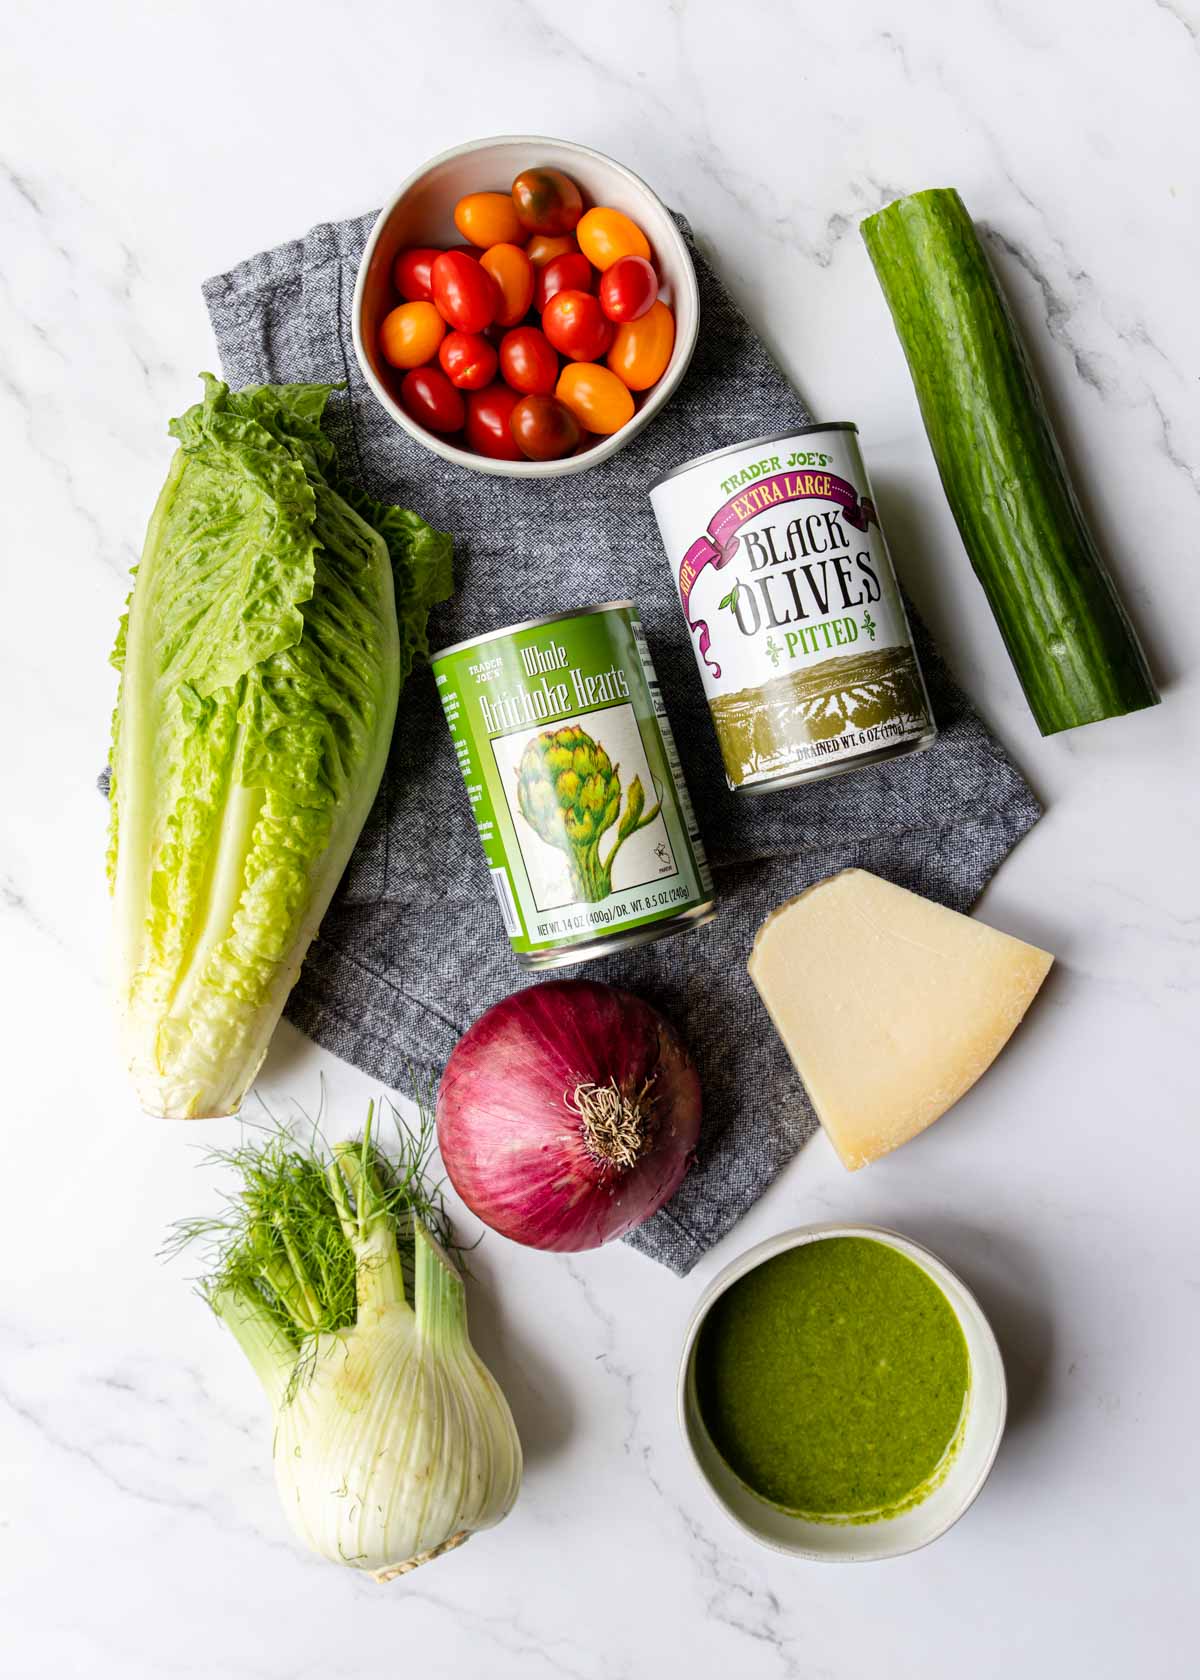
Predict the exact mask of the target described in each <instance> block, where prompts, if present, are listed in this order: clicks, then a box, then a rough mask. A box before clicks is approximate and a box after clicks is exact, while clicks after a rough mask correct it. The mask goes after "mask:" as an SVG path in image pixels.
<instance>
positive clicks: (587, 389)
mask: <svg viewBox="0 0 1200 1680" xmlns="http://www.w3.org/2000/svg"><path fill="white" fill-rule="evenodd" d="M554 394H555V396H556V397H557V398H558V400H559V402H561V403H565V404H566V406H567V407H568V408H569V409H570V410H571V413H572V414H573V415H574V416H575V418H576V420H578V422H579V424H580V425H581V426H582V427H583V429H584V431H585V432H599V433H600V434H601V435H602V436H604V437H607V436H608V434H609V433H610V432H619V431H620V429H621V427H622V426H623V425H624V424H625V422H626V421H627V420H632V418H633V397H632V396H631V395H630V392H629V389H628V387H627V386H625V385H622V383H621V381H620V380H619V379H618V378H617V376H616V374H615V373H609V371H608V369H607V368H604V367H600V366H599V365H598V364H597V363H596V362H568V363H567V365H566V367H565V368H564V369H563V370H562V372H561V373H560V374H559V376H558V385H557V386H556V387H555V392H554Z"/></svg>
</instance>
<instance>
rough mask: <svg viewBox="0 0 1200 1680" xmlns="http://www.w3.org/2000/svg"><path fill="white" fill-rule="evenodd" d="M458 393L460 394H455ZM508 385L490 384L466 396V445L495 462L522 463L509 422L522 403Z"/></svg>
mask: <svg viewBox="0 0 1200 1680" xmlns="http://www.w3.org/2000/svg"><path fill="white" fill-rule="evenodd" d="M456 394H457V393H456ZM520 400H521V399H520V397H518V395H517V393H516V392H515V391H513V390H511V389H510V388H509V387H508V386H507V385H489V386H487V387H486V389H484V390H482V391H468V393H467V442H468V443H469V444H470V446H471V448H472V449H475V450H478V452H479V453H480V454H481V455H487V456H489V457H490V458H491V459H492V460H493V461H522V460H524V456H523V455H522V454H521V451H520V450H519V449H518V448H517V440H516V439H515V438H514V437H513V435H512V428H511V427H510V425H509V421H510V419H511V418H512V411H513V409H514V408H516V406H517V404H518V403H519V402H520Z"/></svg>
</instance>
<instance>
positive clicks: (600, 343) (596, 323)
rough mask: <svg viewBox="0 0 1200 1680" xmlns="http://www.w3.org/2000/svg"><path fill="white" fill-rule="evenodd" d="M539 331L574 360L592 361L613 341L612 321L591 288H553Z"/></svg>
mask: <svg viewBox="0 0 1200 1680" xmlns="http://www.w3.org/2000/svg"><path fill="white" fill-rule="evenodd" d="M542 331H543V332H544V333H545V335H546V337H547V338H548V339H549V340H550V342H551V344H553V346H554V348H555V349H556V350H561V351H562V353H563V355H564V356H570V358H571V360H572V361H573V362H594V361H595V360H596V358H597V356H603V354H604V352H605V351H606V350H607V349H608V347H609V345H610V344H611V343H612V341H613V324H612V322H611V321H610V320H609V318H608V316H607V315H606V314H605V313H604V311H603V310H602V309H601V307H600V300H599V299H598V298H594V297H593V296H592V294H591V293H590V292H555V294H554V296H553V297H552V298H551V299H550V302H549V303H548V304H547V305H546V309H545V313H544V314H543V316H542Z"/></svg>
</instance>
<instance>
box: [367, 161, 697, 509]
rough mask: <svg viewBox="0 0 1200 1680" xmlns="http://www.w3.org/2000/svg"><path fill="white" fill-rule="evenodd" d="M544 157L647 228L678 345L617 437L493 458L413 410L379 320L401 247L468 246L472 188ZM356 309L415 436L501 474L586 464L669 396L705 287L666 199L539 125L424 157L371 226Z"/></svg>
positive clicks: (374, 381) (378, 371)
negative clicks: (523, 457)
mask: <svg viewBox="0 0 1200 1680" xmlns="http://www.w3.org/2000/svg"><path fill="white" fill-rule="evenodd" d="M539 164H544V165H550V166H552V167H553V168H556V169H561V170H563V171H564V173H566V174H567V175H569V176H570V177H571V179H572V180H573V181H574V182H575V183H576V185H577V186H578V187H579V190H580V191H581V192H582V194H583V197H584V202H585V203H586V204H587V205H588V206H589V208H590V207H591V206H592V205H596V204H602V205H605V206H606V207H609V208H611V209H615V210H623V211H624V212H625V214H626V215H627V216H631V217H632V218H633V220H634V221H635V222H636V223H637V224H638V226H639V227H640V228H641V229H642V231H643V232H644V233H645V235H646V238H647V239H648V240H649V241H650V247H651V252H652V254H653V257H654V263H655V267H656V268H657V269H658V273H659V278H660V280H661V283H662V284H661V290H660V294H659V295H660V296H661V298H662V299H663V302H664V303H667V304H669V305H670V307H671V309H672V310H673V311H674V314H675V347H674V349H673V350H672V352H671V360H670V361H669V362H668V363H667V369H666V372H665V373H664V374H663V376H662V378H661V379H660V380H659V382H658V384H657V385H655V386H654V387H653V389H652V390H650V391H648V392H647V393H646V394H645V396H644V397H643V398H642V400H641V402H640V403H639V406H638V408H637V411H636V413H635V414H634V416H633V418H632V420H629V421H627V422H626V424H625V425H624V426H622V427H621V429H620V430H619V431H617V432H613V433H612V435H611V436H610V437H598V438H597V439H596V441H595V443H594V444H593V445H592V447H591V448H590V449H588V450H586V451H585V452H584V453H583V454H581V455H568V456H566V457H565V458H564V459H563V460H561V461H494V460H491V459H490V458H489V457H488V456H486V455H477V454H475V452H474V451H473V450H469V449H460V448H459V447H458V445H457V444H454V443H451V442H449V441H448V440H447V439H445V438H441V437H437V436H436V435H435V434H434V433H433V432H429V431H426V429H425V427H424V426H420V425H418V424H417V422H416V421H415V420H412V419H410V418H409V416H408V415H407V414H406V413H405V412H404V409H403V408H402V407H401V406H400V404H399V402H397V400H396V398H395V397H394V396H393V395H392V392H391V390H390V389H389V382H390V383H392V384H393V385H394V383H395V375H394V372H393V370H391V369H388V368H387V366H386V364H385V363H384V362H383V361H382V360H381V358H380V356H379V352H378V349H377V345H378V342H379V323H380V321H381V320H382V319H383V317H384V315H386V314H387V312H388V310H389V309H390V308H391V307H392V305H393V304H394V302H395V294H394V292H393V290H392V283H391V275H392V266H393V264H394V263H395V260H396V257H397V254H398V253H399V252H400V251H402V250H404V248H405V247H406V246H408V245H435V246H446V247H449V246H451V245H461V244H462V236H461V234H460V233H459V232H458V230H457V229H456V228H455V226H454V206H455V204H456V203H457V202H458V200H459V199H460V198H462V196H463V195H464V194H465V193H468V192H505V191H507V189H508V188H509V187H510V186H511V185H512V182H513V180H514V179H515V177H516V176H517V175H519V174H520V173H521V171H522V169H532V168H536V167H537V166H538V165H539ZM351 316H352V319H351V326H352V331H353V337H354V354H355V355H356V356H357V357H358V365H359V367H361V368H362V371H363V377H364V378H365V379H366V381H367V384H368V385H369V386H370V387H371V389H372V391H374V393H375V395H376V396H377V397H378V399H379V401H380V402H381V403H382V404H383V406H384V408H386V409H387V411H388V413H389V414H390V415H391V417H392V419H393V420H394V421H395V422H396V424H397V425H398V426H401V427H403V429H404V430H405V431H406V432H407V433H408V434H409V436H410V437H413V438H415V439H416V440H417V442H418V443H420V444H422V445H424V447H425V448H426V449H430V450H432V451H433V453H434V454H435V455H440V456H441V457H442V458H443V460H446V461H456V462H458V464H459V465H460V466H464V467H471V468H473V469H474V470H475V471H476V472H483V473H495V474H497V475H498V476H500V477H502V478H557V477H559V476H560V475H561V474H564V473H577V472H586V471H587V469H588V468H589V467H594V466H597V465H598V464H599V463H600V462H601V461H607V460H608V458H609V457H610V456H611V455H615V454H616V452H617V450H618V449H623V448H624V447H625V445H626V444H627V443H628V442H629V440H630V439H631V438H633V437H636V436H637V434H638V433H639V432H640V431H641V429H642V427H643V426H645V425H646V424H647V423H648V422H649V421H650V420H652V419H653V418H654V416H655V415H656V414H657V413H658V411H659V409H661V408H662V406H663V404H664V403H666V402H667V401H668V399H669V398H670V396H671V393H672V392H673V391H674V390H675V388H676V386H677V385H678V384H679V381H680V380H681V379H682V378H683V376H684V373H685V372H686V371H687V365H688V363H689V362H690V361H691V359H692V351H693V350H694V349H695V347H696V335H697V333H698V331H699V328H700V294H699V290H698V288H697V286H696V271H695V269H694V268H693V267H692V259H691V257H690V256H689V255H688V248H687V246H686V245H685V244H684V242H683V238H682V236H681V235H680V232H679V229H678V228H677V227H676V226H675V223H674V222H673V221H672V220H671V216H670V214H669V212H668V210H667V207H666V205H665V204H664V203H663V202H662V200H661V199H660V198H659V197H658V196H657V195H656V194H655V193H654V192H652V191H651V189H650V188H649V187H648V186H647V185H646V183H645V181H643V180H641V179H639V177H638V176H636V175H635V174H634V173H633V171H632V170H631V169H626V168H625V166H624V164H620V163H615V162H614V161H613V159H612V158H609V157H605V156H604V154H603V152H594V151H593V150H592V149H591V147H590V146H576V145H574V144H573V143H572V142H571V141H569V140H549V139H546V138H545V137H543V136H541V135H537V134H511V135H503V136H500V137H498V138H496V139H493V140H473V141H471V142H470V143H469V144H467V145H465V146H455V147H454V149H453V150H452V151H449V152H442V153H441V154H440V156H438V157H435V158H432V159H431V160H430V161H429V162H428V163H423V164H422V165H421V167H420V169H418V170H415V171H414V173H413V174H411V175H410V176H409V177H408V180H407V181H405V183H404V185H403V186H402V187H401V188H400V190H399V191H398V192H397V193H396V194H395V196H394V197H393V198H392V199H391V200H390V202H389V203H388V204H387V205H386V206H385V207H384V209H383V210H381V211H380V214H379V218H378V220H377V221H376V223H375V226H374V227H373V228H372V229H371V236H370V238H369V239H368V240H367V246H366V250H365V251H364V252H363V255H362V262H361V263H360V264H359V269H358V279H357V280H356V282H355V285H354V303H353V306H352V312H351Z"/></svg>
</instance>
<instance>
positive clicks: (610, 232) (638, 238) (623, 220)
mask: <svg viewBox="0 0 1200 1680" xmlns="http://www.w3.org/2000/svg"><path fill="white" fill-rule="evenodd" d="M575 237H576V239H578V241H579V249H580V250H581V251H582V252H583V254H584V256H585V257H586V258H587V260H588V261H589V262H590V263H591V265H592V267H593V268H598V269H599V270H600V271H601V273H603V271H604V270H605V269H606V268H611V267H612V265H613V264H614V263H615V262H617V261H618V260H619V258H621V257H645V258H647V259H649V256H650V241H649V240H648V239H647V238H646V235H645V234H644V233H643V232H642V230H641V228H640V227H639V226H638V225H637V223H636V222H631V221H630V219H629V217H628V216H627V215H626V214H625V213H624V211H623V210H605V209H603V208H602V207H601V206H599V205H597V207H596V209H595V210H589V211H587V212H586V214H585V215H584V216H583V218H582V220H581V221H580V223H579V226H578V227H577V228H576V229H575Z"/></svg>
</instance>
